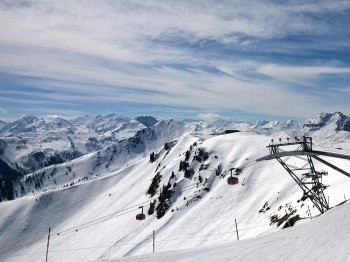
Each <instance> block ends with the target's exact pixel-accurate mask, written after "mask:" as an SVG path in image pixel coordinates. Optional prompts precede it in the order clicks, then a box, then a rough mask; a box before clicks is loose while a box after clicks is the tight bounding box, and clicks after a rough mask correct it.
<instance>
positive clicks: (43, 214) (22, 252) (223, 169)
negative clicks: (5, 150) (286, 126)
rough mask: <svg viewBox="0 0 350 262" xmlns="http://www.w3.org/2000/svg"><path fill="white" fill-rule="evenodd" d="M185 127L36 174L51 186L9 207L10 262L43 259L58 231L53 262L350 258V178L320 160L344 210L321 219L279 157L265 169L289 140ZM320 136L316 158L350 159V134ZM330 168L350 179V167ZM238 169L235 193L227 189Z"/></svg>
mask: <svg viewBox="0 0 350 262" xmlns="http://www.w3.org/2000/svg"><path fill="white" fill-rule="evenodd" d="M161 125H162V126H161ZM180 127H181V128H179V125H178V124H177V123H175V122H174V121H169V122H162V123H158V124H157V125H156V126H155V127H153V128H152V129H147V130H146V131H144V132H141V131H140V133H139V135H138V136H137V139H135V137H134V138H131V139H127V140H125V141H122V142H121V143H120V146H119V147H118V145H116V146H115V147H110V146H109V147H106V148H104V149H102V150H100V151H98V152H95V153H91V154H88V155H84V156H82V157H80V158H77V159H75V160H72V161H71V162H68V163H63V164H60V165H54V166H49V167H46V168H44V169H41V170H38V171H36V172H34V173H33V174H29V175H27V177H26V178H23V182H24V181H25V179H28V177H33V180H35V179H34V178H38V177H40V178H41V183H42V184H41V187H40V188H39V189H38V188H35V187H34V185H33V184H31V183H29V182H28V188H29V190H26V191H25V193H24V194H23V195H22V196H21V197H18V198H17V199H15V200H12V201H5V202H2V203H0V236H1V241H0V258H1V261H43V260H44V259H45V256H46V250H47V242H48V241H47V240H48V231H49V228H51V232H50V242H49V249H48V250H49V251H48V258H49V261H228V260H233V259H237V260H238V261H281V260H285V261H297V260H300V261H316V260H317V261H329V260H330V259H332V260H335V261H346V259H347V258H348V257H349V249H348V248H347V247H348V244H349V243H350V242H349V237H348V234H347V232H348V228H349V227H350V224H349V222H347V221H348V219H347V216H346V214H347V213H349V210H348V209H349V205H348V204H347V203H345V204H343V205H340V206H338V205H339V204H341V203H343V202H346V200H347V199H348V198H350V192H349V187H350V179H349V178H348V177H346V176H344V175H342V174H340V173H337V172H336V171H334V170H332V169H330V168H328V167H327V166H324V165H323V164H321V163H316V162H315V168H316V169H317V170H324V171H327V172H328V176H325V177H324V180H323V184H325V185H327V188H326V189H325V195H326V197H327V198H329V204H330V206H331V207H334V208H332V209H331V210H329V211H328V212H326V213H325V214H323V215H320V214H319V211H318V210H317V209H316V208H315V207H314V206H313V204H312V202H311V201H310V200H309V199H306V200H301V198H302V196H303V194H302V191H301V190H300V188H299V187H298V186H297V185H296V184H295V182H294V181H293V180H292V179H291V178H290V176H289V175H288V174H287V172H286V171H285V170H284V169H283V168H282V166H280V165H279V163H278V162H277V161H276V160H271V161H266V162H256V161H255V160H256V159H258V158H260V157H263V156H265V155H268V153H269V152H268V149H267V148H266V146H267V145H268V144H269V143H270V141H271V139H276V138H277V139H278V138H279V137H282V138H283V139H286V138H287V137H288V136H289V135H288V134H286V133H284V132H279V133H276V134H273V135H264V134H257V133H254V132H238V133H233V134H225V135H223V134H220V135H214V134H212V133H211V132H209V131H208V130H207V129H198V128H197V127H194V126H187V125H183V124H181V125H180ZM332 130H333V131H332ZM301 135H303V134H301V133H300V136H301ZM313 138H314V140H313V141H314V147H315V149H317V148H319V149H320V150H328V151H330V152H338V153H343V154H349V153H350V147H349V144H350V143H349V141H350V140H349V132H345V131H340V132H337V133H335V132H334V128H333V127H325V128H323V129H322V130H318V131H316V132H313ZM165 143H166V145H165ZM152 152H153V153H155V159H154V161H153V162H152V161H150V154H151V153H152ZM325 159H327V160H328V161H330V162H332V163H333V164H334V165H337V166H339V167H341V168H342V169H344V170H350V162H349V161H348V160H342V159H330V158H325ZM106 161H107V163H108V165H106ZM292 161H294V162H291V163H292V164H294V165H298V164H301V163H303V162H302V160H300V159H298V158H296V159H294V160H292ZM151 162H152V163H151ZM184 162H185V163H187V164H185V165H184V164H183V163H184ZM181 163H182V168H181ZM184 166H185V167H184ZM191 170H192V171H191ZM230 170H233V173H234V176H235V177H237V178H238V179H239V183H238V184H236V185H228V184H227V178H228V177H229V176H230V172H231V171H230ZM238 170H239V172H238ZM185 171H188V172H185ZM157 181H158V182H157ZM26 185H27V184H26ZM66 185H68V186H66ZM152 185H153V186H152ZM168 191H171V192H170V193H169V194H165V193H164V192H168ZM155 200H156V202H154V201H155ZM152 203H155V204H154V205H155V209H156V210H154V211H153V213H152V212H150V207H151V204H152ZM140 206H143V207H144V213H145V215H146V219H145V220H142V221H138V220H136V219H135V216H136V215H137V214H139V213H140V212H141V209H140V208H139V207H140ZM309 210H310V211H309ZM149 213H150V214H149ZM296 215H299V217H300V218H301V219H300V220H298V221H296V223H295V225H294V226H292V227H288V228H284V229H282V228H283V227H287V224H288V223H289V222H290V223H292V224H294V222H291V221H289V219H291V220H292V218H293V217H295V216H296ZM310 215H311V216H310ZM157 216H158V218H157ZM273 217H275V218H278V221H277V222H276V221H275V220H273V219H272V218H273ZM235 220H236V222H237V227H238V235H239V240H237V232H236V227H235V226H236V225H235ZM153 234H154V235H155V240H154V242H153ZM153 243H154V248H155V250H154V251H155V254H152V253H153ZM199 248H200V249H199ZM123 257H124V258H123Z"/></svg>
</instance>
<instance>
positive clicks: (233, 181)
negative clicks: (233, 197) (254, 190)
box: [227, 176, 239, 185]
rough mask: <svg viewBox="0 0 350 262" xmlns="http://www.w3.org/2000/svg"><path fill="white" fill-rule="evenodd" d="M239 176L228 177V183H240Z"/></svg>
mask: <svg viewBox="0 0 350 262" xmlns="http://www.w3.org/2000/svg"><path fill="white" fill-rule="evenodd" d="M238 182H239V181H238V178H237V177H232V176H230V177H229V178H228V179H227V184H229V185H236V184H238Z"/></svg>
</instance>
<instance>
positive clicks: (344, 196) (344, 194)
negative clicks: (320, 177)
mask: <svg viewBox="0 0 350 262" xmlns="http://www.w3.org/2000/svg"><path fill="white" fill-rule="evenodd" d="M344 199H345V202H346V197H345V194H344Z"/></svg>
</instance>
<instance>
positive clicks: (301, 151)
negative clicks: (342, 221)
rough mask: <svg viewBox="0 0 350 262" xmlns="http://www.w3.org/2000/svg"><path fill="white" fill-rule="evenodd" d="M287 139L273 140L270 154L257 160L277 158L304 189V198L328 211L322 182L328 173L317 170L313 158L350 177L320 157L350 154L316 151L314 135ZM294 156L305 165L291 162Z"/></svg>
mask: <svg viewBox="0 0 350 262" xmlns="http://www.w3.org/2000/svg"><path fill="white" fill-rule="evenodd" d="M287 140H288V142H287V143H282V141H281V139H279V143H278V142H277V143H274V140H271V143H270V145H268V146H267V148H268V149H269V150H270V154H269V155H268V156H265V157H262V158H259V159H257V160H256V161H263V160H271V159H277V161H278V162H279V163H280V164H281V165H282V166H283V167H284V169H285V170H286V171H287V172H288V174H289V175H290V176H291V177H292V178H293V180H294V181H295V182H296V183H297V184H298V186H299V187H300V188H301V189H302V190H303V192H304V196H303V198H305V199H306V198H309V199H310V200H311V201H312V202H313V204H314V205H315V207H316V208H317V209H318V210H319V211H320V212H321V213H324V212H326V211H327V210H328V209H329V203H328V202H327V200H326V197H325V195H324V193H323V190H324V189H325V187H324V185H323V184H322V177H323V176H324V175H327V174H328V173H327V172H324V171H316V170H315V167H314V163H313V159H315V160H317V161H319V162H321V163H323V164H325V165H327V166H329V167H331V168H332V169H334V170H336V171H338V172H340V173H342V174H343V175H346V176H348V177H350V174H349V173H348V172H346V171H344V170H342V169H340V168H339V167H337V166H334V165H332V164H331V163H329V162H328V161H326V160H324V159H322V158H320V157H319V156H320V155H321V156H327V157H335V158H342V159H348V160H350V156H348V155H343V154H336V153H331V152H324V151H315V150H313V149H312V145H313V144H312V137H305V136H304V137H303V139H302V141H299V140H298V139H297V138H295V140H294V141H292V142H290V141H289V139H287ZM292 157H296V158H298V159H301V160H303V161H304V162H305V163H304V165H303V166H301V167H296V166H294V165H292V164H290V162H291V161H290V159H291V158H292ZM287 162H289V163H287Z"/></svg>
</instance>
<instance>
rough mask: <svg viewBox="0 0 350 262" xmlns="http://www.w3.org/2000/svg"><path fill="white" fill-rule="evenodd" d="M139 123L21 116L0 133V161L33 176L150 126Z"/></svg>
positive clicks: (109, 117) (121, 119) (117, 119)
mask: <svg viewBox="0 0 350 262" xmlns="http://www.w3.org/2000/svg"><path fill="white" fill-rule="evenodd" d="M140 119H141V121H138V120H137V119H129V118H126V117H120V116H118V115H116V114H110V115H106V116H101V115H98V116H96V117H92V116H85V117H79V118H76V119H73V120H66V119H63V118H61V117H58V116H47V117H42V118H38V117H35V116H24V117H22V118H21V119H19V120H17V121H14V122H9V123H7V124H5V125H4V126H3V127H2V128H1V129H0V158H1V159H2V160H4V161H6V162H7V163H13V164H14V163H15V164H17V165H18V166H19V167H21V168H22V169H23V172H24V173H28V172H33V171H35V170H38V169H40V168H42V167H45V166H49V165H52V164H59V163H63V162H66V161H69V160H72V159H75V158H77V157H80V156H82V155H85V154H88V153H92V152H96V151H97V150H101V149H102V148H105V147H107V146H111V145H113V144H115V143H117V142H119V141H121V140H123V139H127V138H129V137H132V136H134V135H135V134H136V133H137V132H138V131H140V130H142V129H145V128H147V127H149V126H152V125H151V124H150V123H152V121H151V120H149V122H147V121H145V120H144V119H142V118H141V117H140ZM145 119H148V118H146V117H145ZM152 120H155V119H153V118H152ZM143 122H145V123H146V124H144V123H143ZM153 123H154V124H155V122H154V121H153Z"/></svg>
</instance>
